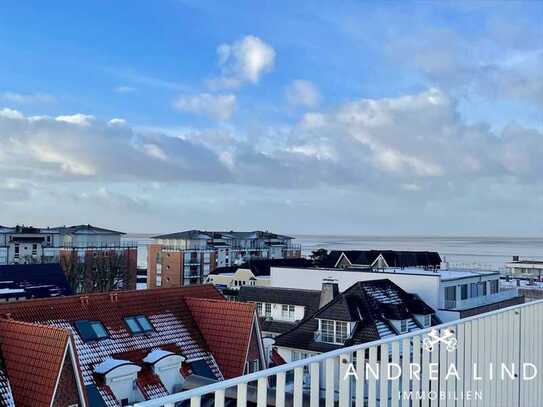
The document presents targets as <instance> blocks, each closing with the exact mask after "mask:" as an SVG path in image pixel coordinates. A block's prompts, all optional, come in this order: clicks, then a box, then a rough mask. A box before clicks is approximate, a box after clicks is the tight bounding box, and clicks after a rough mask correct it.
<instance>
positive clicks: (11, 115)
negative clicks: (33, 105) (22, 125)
mask: <svg viewBox="0 0 543 407" xmlns="http://www.w3.org/2000/svg"><path fill="white" fill-rule="evenodd" d="M0 116H1V117H5V118H8V119H24V116H23V114H22V113H21V112H18V111H17V110H13V109H9V108H7V107H5V108H3V109H0Z"/></svg>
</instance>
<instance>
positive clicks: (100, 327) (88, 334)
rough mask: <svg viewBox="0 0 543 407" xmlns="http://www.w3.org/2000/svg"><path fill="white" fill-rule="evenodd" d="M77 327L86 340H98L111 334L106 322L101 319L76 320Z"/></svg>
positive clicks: (82, 337)
mask: <svg viewBox="0 0 543 407" xmlns="http://www.w3.org/2000/svg"><path fill="white" fill-rule="evenodd" d="M75 327H76V328H77V331H78V332H79V336H81V339H83V341H85V342H90V341H97V340H100V339H104V338H107V337H108V336H109V335H108V333H107V330H106V328H105V327H104V324H102V323H101V322H100V321H76V322H75Z"/></svg>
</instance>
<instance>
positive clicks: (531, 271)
mask: <svg viewBox="0 0 543 407" xmlns="http://www.w3.org/2000/svg"><path fill="white" fill-rule="evenodd" d="M505 270H506V271H505V274H506V276H510V277H514V278H522V279H528V280H535V281H543V261H541V260H519V258H518V257H515V258H514V259H513V261H511V262H509V263H505Z"/></svg>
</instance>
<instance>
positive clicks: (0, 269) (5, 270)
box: [0, 263, 72, 298]
mask: <svg viewBox="0 0 543 407" xmlns="http://www.w3.org/2000/svg"><path fill="white" fill-rule="evenodd" d="M0 288H9V289H14V290H24V293H21V294H17V295H16V296H17V297H25V298H47V297H57V296H65V295H72V289H71V288H70V285H69V284H68V281H67V280H66V276H65V274H64V272H63V271H62V269H61V267H60V265H59V264H57V263H50V264H10V265H2V266H0ZM12 296H15V295H10V294H9V292H7V293H5V294H3V295H2V294H0V297H2V298H7V297H12Z"/></svg>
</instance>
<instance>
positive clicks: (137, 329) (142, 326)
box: [124, 315, 153, 334]
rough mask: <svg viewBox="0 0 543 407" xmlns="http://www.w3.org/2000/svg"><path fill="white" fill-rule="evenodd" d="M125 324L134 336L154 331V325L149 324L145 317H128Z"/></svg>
mask: <svg viewBox="0 0 543 407" xmlns="http://www.w3.org/2000/svg"><path fill="white" fill-rule="evenodd" d="M124 322H125V323H126V325H127V326H128V329H129V330H130V332H131V333H132V334H141V333H145V332H151V331H153V325H151V323H150V322H149V320H148V319H147V317H146V316H145V315H137V316H135V317H126V318H125V319H124Z"/></svg>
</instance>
